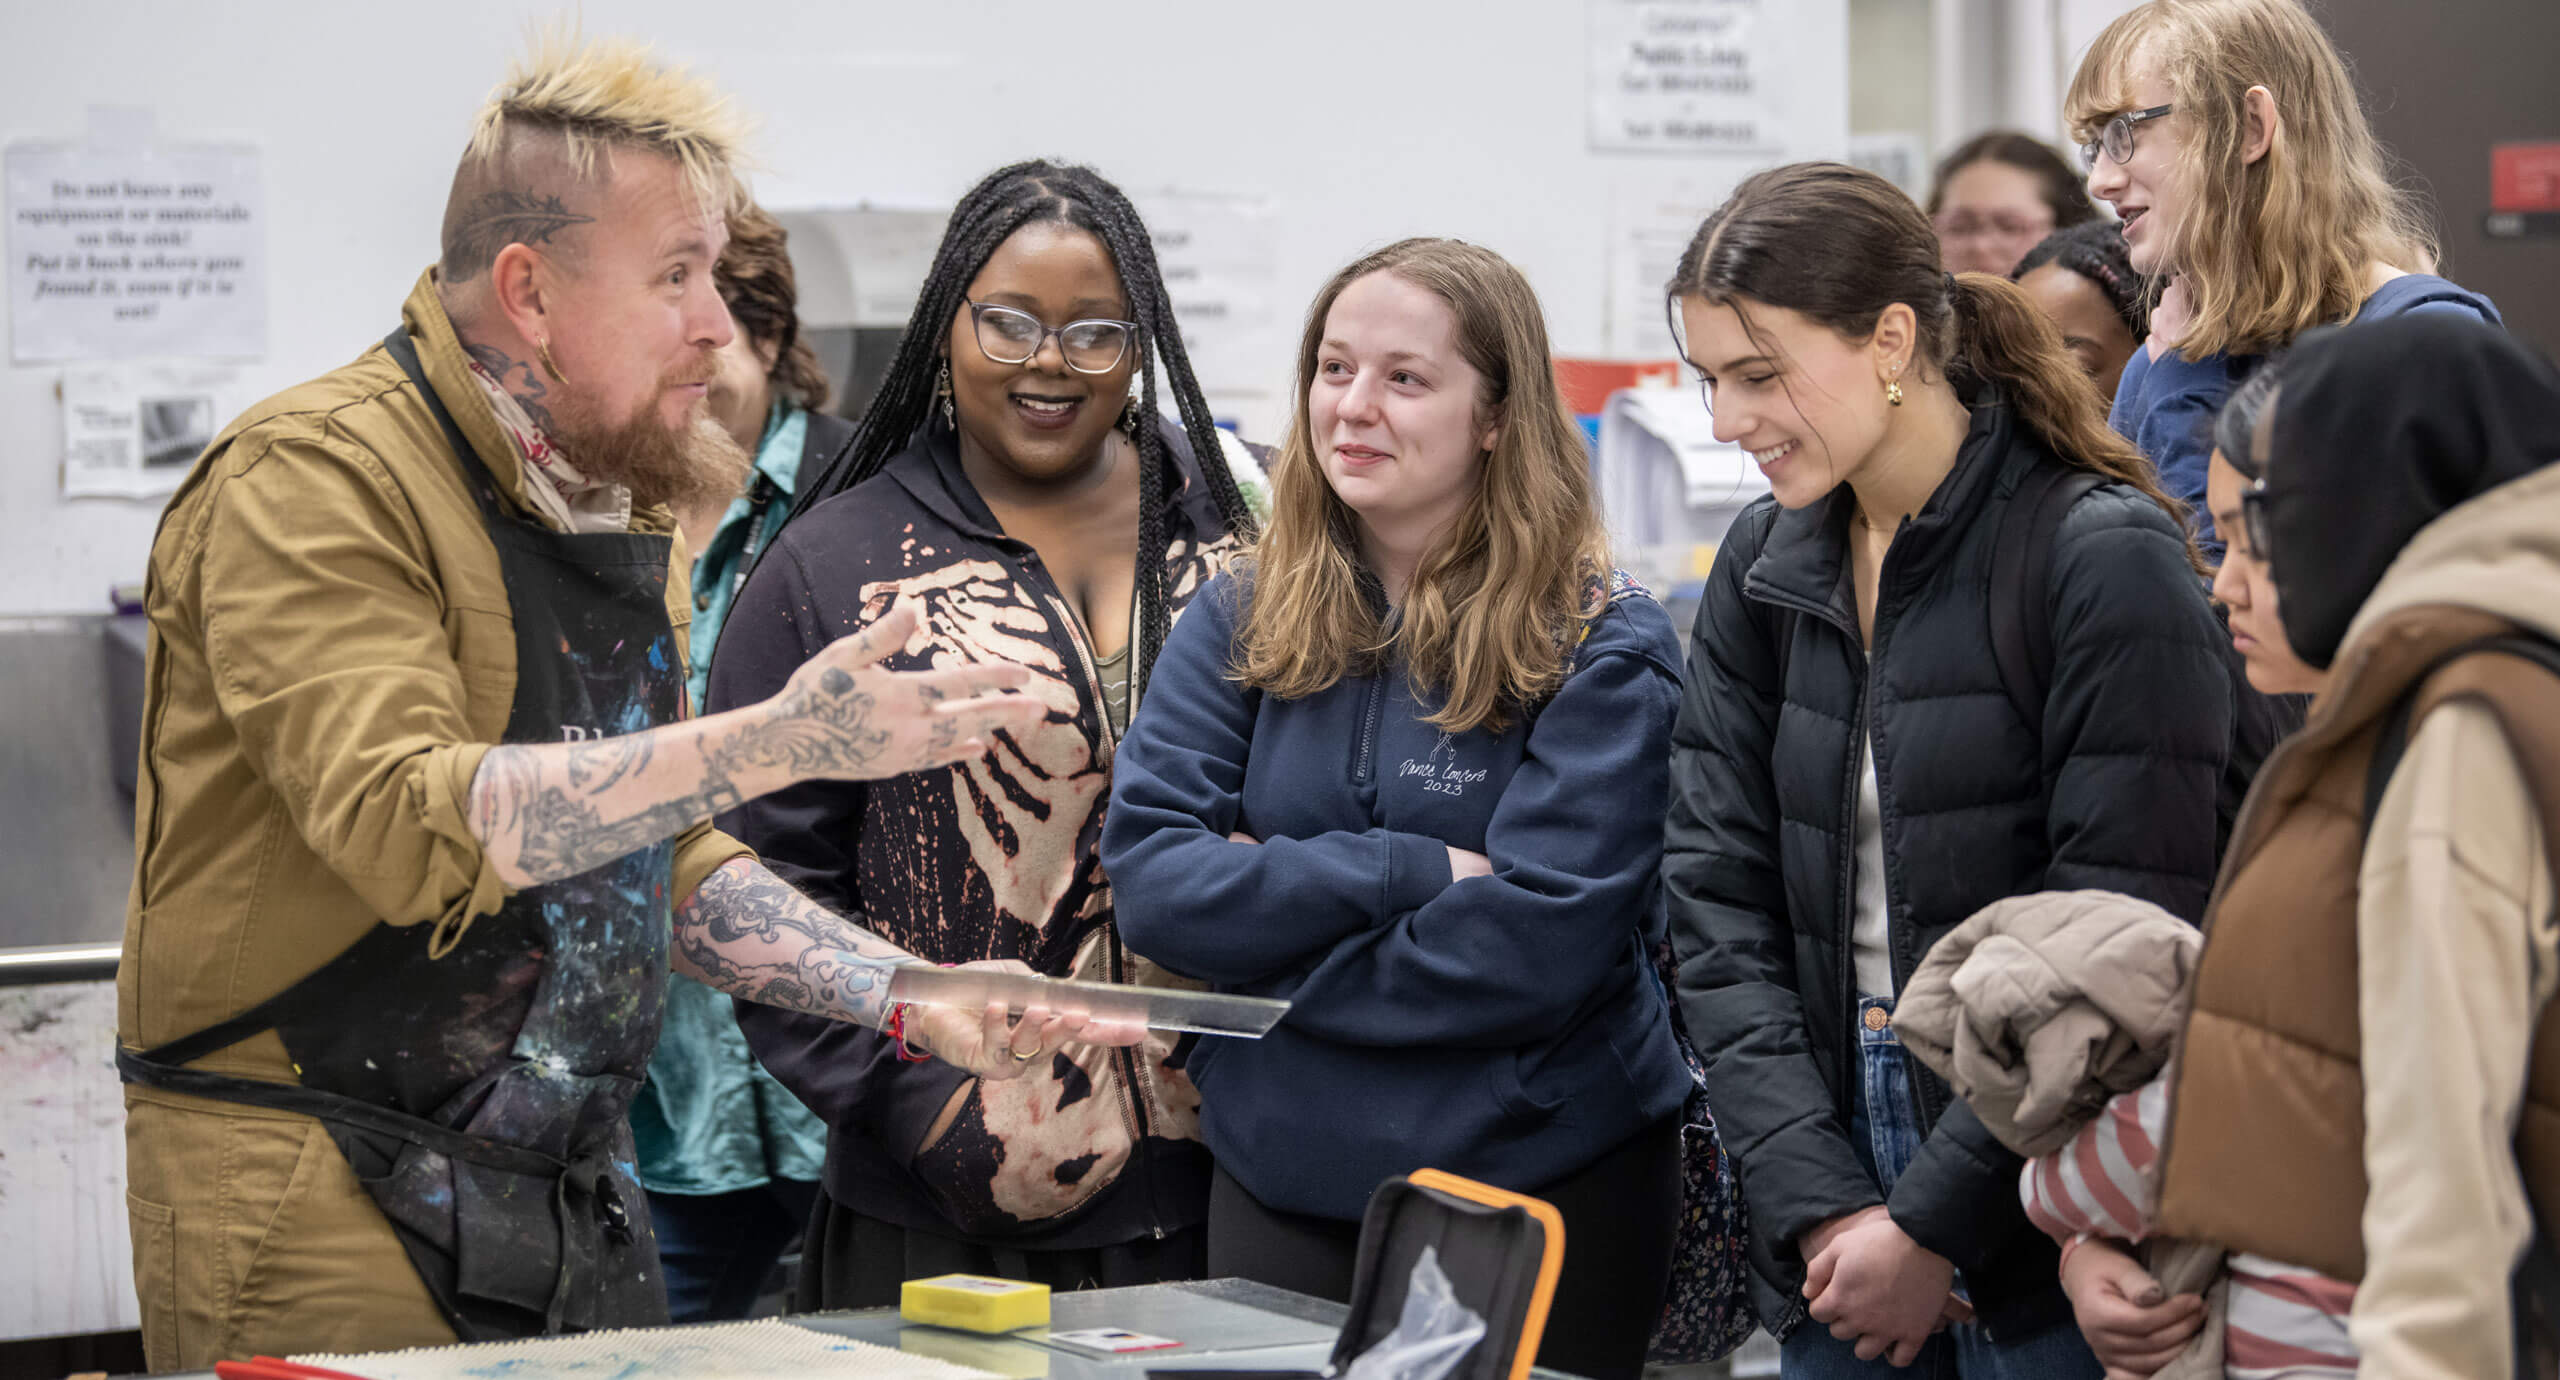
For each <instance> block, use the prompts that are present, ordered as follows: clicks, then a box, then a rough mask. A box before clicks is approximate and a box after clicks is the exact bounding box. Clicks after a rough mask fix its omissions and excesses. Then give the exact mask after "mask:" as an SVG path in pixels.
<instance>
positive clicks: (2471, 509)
mask: <svg viewBox="0 0 2560 1380" xmlns="http://www.w3.org/2000/svg"><path fill="white" fill-rule="evenodd" d="M2516 631H2526V632H2531V633H2534V634H2537V635H2540V636H2543V637H2551V636H2554V635H2555V634H2560V469H2550V470H2544V471H2541V472H2538V473H2536V474H2534V475H2531V476H2528V477H2527V478H2525V479H2522V480H2518V481H2516V482H2514V483H2511V484H2509V485H2506V486H2505V487H2504V488H2502V489H2500V490H2497V491H2494V492H2492V493H2490V494H2488V495H2485V496H2483V497H2481V498H2479V499H2476V500H2474V501H2472V502H2471V503H2469V504H2466V505H2464V506H2462V507H2460V508H2457V509H2455V510H2454V511H2452V512H2450V513H2448V514H2447V515H2446V516H2445V517H2444V518H2442V519H2440V520H2439V521H2438V522H2437V523H2435V524H2433V525H2432V526H2430V527H2429V528H2428V529H2427V530H2426V531H2424V532H2422V533H2421V534H2420V535H2419V537H2418V539H2417V540H2416V541H2414V542H2413V543H2412V544H2411V546H2410V548H2409V549H2408V550H2407V551H2406V552H2404V553H2403V555H2402V557H2401V558H2400V560H2399V562H2398V563H2396V564H2395V565H2394V566H2393V568H2392V571H2391V573H2390V574H2389V575H2388V576H2387V577H2386V578H2385V579H2384V581H2383V583H2382V585H2381V587H2380V588H2378V589H2377V590H2376V591H2375V594H2374V596H2373V598H2372V599H2370V600H2368V602H2367V604H2366V607H2365V609H2364V611H2363V612H2362V613H2360V614H2359V615H2358V618H2357V620H2356V625H2355V627H2354V629H2353V630H2352V631H2351V632H2350V634H2349V636H2348V639H2347V642H2346V647H2345V650H2344V651H2343V652H2342V653H2341V654H2340V656H2339V659H2338V662H2337V664H2336V666H2335V668H2334V670H2333V671H2332V679H2331V682H2330V686H2329V688H2328V689H2327V690H2326V691H2325V692H2324V693H2323V694H2322V696H2321V699H2320V702H2319V704H2318V705H2317V707H2316V708H2315V709H2314V711H2313V714H2312V717H2311V721H2310V722H2309V724H2308V725H2306V727H2305V728H2304V730H2303V731H2302V732H2301V733H2300V734H2298V735H2297V736H2296V737H2295V738H2294V739H2293V740H2291V741H2290V742H2288V743H2287V744H2286V745H2285V746H2284V747H2283V749H2281V750H2280V751H2279V752H2278V753H2277V754H2276V755H2275V756H2274V757H2273V758H2271V759H2270V760H2269V762H2268V764H2267V767H2266V769H2265V770H2264V771H2263V772H2262V774H2261V775H2260V777H2259V780H2258V783H2257V787H2256V790H2255V792H2254V793H2253V795H2252V797H2251V799H2250V803H2249V806H2248V809H2247V810H2246V811H2245V812H2244V814H2243V816H2242V819H2241V822H2240V826H2239V829H2238V831H2237V833H2236V834H2235V837H2234V839H2233V844H2232V849H2231V854H2230V857H2229V859H2228V860H2227V862H2226V864H2225V869H2224V875H2223V880H2222V885H2221V887H2220V888H2219V891H2218V895H2217V900H2216V903H2215V905H2214V908H2213V910H2212V912H2211V914H2210V916H2209V918H2208V922H2207V926H2208V937H2207V941H2206V945H2205V950H2204V954H2203V957H2202V959H2201V961H2200V963H2199V966H2198V972H2197V979H2196V989H2195V997H2194V1008H2193V1012H2192V1014H2191V1016H2190V1018H2189V1021H2188V1024H2187V1027H2186V1030H2185V1032H2184V1035H2183V1038H2182V1043H2181V1046H2180V1053H2179V1064H2178V1070H2177V1079H2178V1081H2177V1084H2176V1087H2175V1092H2174V1094H2173V1099H2172V1105H2171V1111H2170V1124H2169V1132H2168V1137H2167V1140H2166V1142H2165V1144H2164V1145H2163V1149H2162V1155H2163V1159H2162V1166H2161V1176H2162V1177H2161V1197H2160V1219H2161V1226H2162V1228H2163V1229H2164V1230H2166V1231H2168V1232H2171V1233H2174V1234H2176V1235H2179V1236H2183V1237H2191V1238H2196V1239H2200V1240H2206V1241H2211V1242H2214V1243H2216V1244H2219V1245H2222V1246H2225V1247H2228V1248H2230V1249H2233V1250H2243V1251H2250V1252H2255V1253H2257V1254H2260V1255H2265V1256H2269V1257H2272V1258H2275V1259H2279V1260H2287V1261H2292V1262H2296V1263H2298V1264H2300V1265H2303V1266H2306V1267H2308V1268H2311V1269H2315V1270H2318V1271H2320V1272H2322V1273H2324V1274H2327V1275H2331V1276H2333V1277H2336V1278H2339V1279H2346V1280H2358V1279H2365V1280H2366V1289H2367V1292H2368V1293H2370V1292H2372V1291H2373V1290H2374V1289H2375V1288H2376V1287H2377V1284H2376V1281H2375V1280H2372V1279H2366V1271H2367V1246H2368V1244H2369V1243H2372V1244H2375V1245H2376V1246H2377V1249H2383V1248H2393V1249H2397V1248H2398V1245H2399V1243H2403V1242H2407V1241H2410V1240H2412V1239H2414V1238H2416V1237H2417V1236H2418V1235H2419V1234H2420V1233H2421V1232H2422V1231H2425V1230H2429V1229H2431V1230H2432V1231H2433V1232H2434V1233H2435V1234H2437V1235H2439V1236H2441V1237H2444V1238H2446V1239H2447V1240H2449V1241H2453V1242H2458V1243H2460V1244H2459V1246H2458V1247H2454V1248H2450V1249H2453V1250H2454V1253H2455V1254H2456V1255H2459V1254H2461V1253H2462V1252H2464V1251H2468V1252H2471V1253H2473V1254H2474V1255H2476V1257H2477V1258H2478V1260H2479V1261H2480V1262H2482V1268H2479V1269H2476V1270H2470V1271H2469V1272H2470V1273H2472V1274H2474V1275H2477V1276H2480V1277H2481V1278H2480V1279H2473V1280H2471V1281H2469V1282H2468V1283H2465V1284H2462V1285H2461V1286H2460V1287H2461V1288H2468V1289H2470V1290H2471V1291H2472V1292H2475V1293H2476V1292H2479V1291H2480V1289H2481V1288H2482V1287H2483V1286H2482V1284H2481V1280H2482V1279H2486V1280H2491V1281H2494V1285H2495V1288H2494V1292H2495V1293H2496V1294H2497V1296H2498V1297H2497V1299H2496V1301H2495V1304H2494V1306H2495V1307H2496V1308H2498V1309H2499V1310H2501V1311H2502V1310H2503V1306H2504V1297H2503V1296H2504V1284H2505V1276H2506V1273H2507V1270H2508V1269H2509V1268H2510V1265H2509V1261H2510V1259H2511V1255H2510V1253H2509V1251H2508V1250H2507V1249H2504V1248H2506V1247H2512V1246H2520V1245H2521V1243H2522V1241H2523V1239H2524V1237H2525V1236H2526V1235H2528V1234H2529V1224H2527V1223H2524V1222H2521V1221H2519V1220H2515V1219H2516V1218H2517V1217H2518V1216H2519V1215H2520V1214H2522V1213H2523V1212H2524V1210H2525V1207H2524V1204H2523V1203H2522V1202H2516V1203H2514V1204H2513V1205H2512V1207H2513V1211H2504V1210H2501V1209H2502V1208H2503V1207H2504V1206H2505V1205H2504V1204H2503V1203H2502V1201H2501V1197H2502V1194H2504V1193H2511V1192H2512V1189H2511V1187H2502V1186H2501V1184H2493V1183H2489V1182H2487V1180H2490V1179H2500V1180H2502V1182H2508V1183H2511V1181H2512V1178H2513V1176H2514V1172H2515V1171H2514V1170H2513V1169H2508V1168H2506V1167H2505V1165H2504V1162H2503V1159H2502V1157H2503V1155H2504V1149H2503V1147H2501V1146H2496V1145H2492V1146H2490V1147H2487V1150H2488V1151H2489V1152H2490V1153H2489V1154H2487V1155H2486V1156H2485V1157H2484V1156H2483V1155H2481V1154H2480V1153H2478V1152H2477V1151H2476V1150H2475V1153H2474V1154H2473V1155H2472V1156H2471V1157H2470V1158H2469V1159H2468V1160H2465V1159H2463V1158H2462V1157H2460V1156H2456V1155H2452V1154H2451V1153H2450V1147H2453V1146H2456V1145H2460V1144H2462V1143H2464V1138H2465V1137H2468V1138H2469V1139H2470V1140H2471V1141H2476V1140H2477V1139H2478V1138H2479V1137H2478V1128H2477V1124H2476V1122H2477V1118H2478V1116H2480V1115H2481V1114H2482V1113H2483V1112H2486V1113H2487V1114H2489V1115H2496V1114H2498V1113H2497V1109H2498V1108H2501V1107H2512V1106H2513V1098H2514V1090H2515V1083H2516V1081H2517V1080H2518V1079H2519V1078H2520V1079H2521V1081H2522V1084H2523V1101H2522V1106H2521V1107H2520V1108H2517V1109H2515V1111H2514V1119H2515V1125H2516V1134H2515V1140H2514V1157H2515V1161H2514V1162H2515V1164H2516V1165H2517V1166H2518V1167H2520V1169H2521V1176H2522V1186H2523V1191H2524V1195H2525V1196H2527V1197H2529V1199H2530V1202H2531V1204H2532V1215H2533V1216H2535V1217H2538V1218H2539V1219H2540V1220H2541V1221H2542V1222H2544V1223H2545V1224H2551V1223H2554V1222H2560V1216H2555V1211H2556V1210H2560V1015H2555V1013H2554V1011H2553V1009H2552V1007H2551V1005H2550V1004H2549V1003H2548V1001H2547V998H2548V996H2549V994H2550V990H2551V987H2552V985H2553V982H2552V975H2551V973H2550V971H2549V970H2550V968H2551V967H2552V966H2553V965H2552V962H2551V954H2550V952H2549V951H2550V949H2551V946H2552V938H2551V897H2552V881H2551V878H2550V876H2549V873H2548V868H2549V863H2550V859H2551V858H2553V857H2555V856H2560V691H2555V688H2554V682H2553V680H2552V678H2551V677H2550V675H2549V674H2548V673H2547V672H2545V671H2543V670H2541V669H2539V668H2538V667H2534V666H2532V665H2530V664H2529V663H2526V662H2523V661H2521V660H2518V659H2516V658H2513V657H2506V656H2494V655H2492V656H2472V657H2467V658H2464V659H2462V660H2459V661H2456V662H2453V663H2451V664H2450V665H2447V666H2445V667H2444V668H2443V669H2441V670H2440V671H2437V672H2436V673H2434V674H2432V675H2424V673H2425V672H2426V671H2427V668H2428V667H2430V666H2431V665H2433V664H2434V663H2435V662H2436V661H2437V659H2438V658H2439V657H2440V656H2442V655H2443V654H2444V653H2445V652H2447V651H2450V650H2451V649H2453V648H2455V647H2458V646H2461V645H2462V644H2464V643H2467V642H2470V641H2473V640H2475V639H2478V638H2482V637H2486V636H2491V635H2497V634H2503V633H2511V632H2516ZM2422 675H2424V679H2423V683H2421V679H2420V678H2421V677H2422ZM2413 686H2414V687H2416V688H2417V690H2418V696H2417V699H2416V701H2415V707H2414V710H2413V713H2412V715H2411V718H2410V727H2409V733H2410V739H2409V743H2410V747H2409V752H2408V755H2407V756H2406V757H2404V758H2403V759H2402V762H2401V765H2400V768H2399V770H2398V771H2397V772H2396V773H2395V774H2394V776H2393V778H2392V789H2391V793H2390V794H2388V795H2386V796H2385V798H2384V805H2383V810H2382V816H2381V819H2380V820H2379V821H2378V822H2377V827H2375V828H2374V829H2373V831H2372V832H2371V838H2370V843H2368V838H2367V833H2368V831H2367V827H2366V824H2367V822H2366V819H2365V810H2366V800H2365V796H2366V789H2367V777H2368V768H2369V766H2370V765H2371V762H2372V758H2373V753H2374V750H2375V746H2376V742H2377V740H2378V738H2379V737H2380V735H2381V732H2382V728H2383V721H2384V719H2385V717H2386V715H2387V714H2388V713H2389V711H2390V710H2391V708H2392V707H2393V705H2394V704H2395V703H2396V702H2397V701H2398V700H2399V699H2400V698H2401V696H2402V695H2403V694H2404V693H2405V692H2407V691H2409V690H2410V689H2412V688H2413ZM2377 892H2379V893H2381V894H2376V893H2377ZM2384 912H2389V913H2387V914H2386V913H2384ZM2386 937H2388V938H2390V939H2392V941H2393V947H2392V948H2391V949H2390V950H2388V951H2386V952H2384V953H2383V954H2381V955H2380V956H2378V957H2374V961H2375V962H2376V963H2378V964H2382V965H2384V966H2382V967H2379V968H2376V969H2375V970H2373V972H2372V973H2367V972H2365V971H2364V970H2363V969H2362V967H2361V965H2360V958H2362V957H2367V956H2371V955H2372V950H2373V949H2374V948H2375V947H2376V944H2377V940H2378V939H2382V938H2386ZM2527 973H2529V974H2530V976H2529V979H2528V978H2527V977H2524V976H2520V975H2522V974H2527ZM2384 975H2387V976H2388V978H2389V980H2388V981H2382V980H2380V979H2381V978H2382V977H2383V976H2384ZM2378 1022H2387V1026H2386V1028H2379V1029H2378V1028H2376V1025H2377V1023H2378ZM2457 1025H2458V1026H2460V1027H2461V1028H2460V1029H2459V1030H2455V1029H2454V1027H2456V1026H2457ZM2474 1051H2478V1052H2479V1055H2478V1057H2477V1058H2471V1057H2467V1056H2469V1055H2470V1054H2472V1053H2473V1052H2474ZM2528 1051H2529V1053H2528ZM2428 1058H2432V1059H2433V1060H2434V1062H2432V1063H2428V1064H2424V1065H2422V1064H2421V1063H2420V1061H2421V1060H2424V1059H2428ZM2383 1059H2387V1060H2389V1061H2390V1064H2391V1071H2392V1073H2393V1077H2394V1080H2395V1083H2396V1086H2399V1087H2402V1088H2407V1087H2410V1086H2412V1085H2413V1084H2414V1083H2415V1082H2416V1080H2413V1079H2412V1078H2410V1077H2408V1076H2407V1075H2408V1073H2409V1071H2410V1070H2412V1069H2422V1070H2423V1073H2424V1075H2425V1076H2426V1077H2428V1078H2433V1079H2438V1080H2441V1081H2442V1082H2443V1083H2444V1084H2445V1087H2444V1088H2443V1089H2442V1090H2441V1091H2440V1094H2439V1095H2437V1096H2435V1097H2431V1098H2426V1099H2421V1101H2423V1102H2425V1103H2426V1104H2427V1105H2433V1106H2436V1107H2437V1108H2438V1111H2439V1113H2440V1115H2435V1116H2428V1115H2424V1114H2420V1113H2403V1114H2399V1115H2396V1116H2395V1117H2394V1119H2393V1120H2392V1121H2391V1122H2390V1123H2389V1124H2383V1123H2376V1124H2375V1125H2374V1126H2373V1127H2372V1128H2370V1132H2369V1128H2368V1126H2367V1115H2366V1113H2367V1107H2368V1105H2369V1099H2368V1092H2369V1090H2368V1078H2369V1077H2371V1076H2372V1070H2373V1069H2374V1068H2375V1067H2376V1065H2375V1062H2374V1061H2376V1060H2383ZM2502 1070H2503V1071H2504V1072H2501V1071H2502ZM2501 1082H2503V1083H2504V1084H2505V1086H2504V1087H2503V1088H2502V1087H2500V1086H2498V1085H2499V1084H2500V1083H2501ZM2402 1105H2406V1104H2402ZM2472 1109H2476V1110H2472ZM2465 1121H2469V1122H2471V1123H2472V1124H2470V1125H2464V1124H2461V1123H2463V1122H2465ZM2409 1142H2418V1143H2425V1144H2426V1145H2427V1146H2428V1153H2427V1154H2426V1155H2424V1156H2421V1157H2418V1161H2417V1162H2419V1163H2423V1164H2425V1165H2426V1166H2427V1167H2426V1168H2425V1169H2424V1170H2413V1171H2412V1172H2409V1173H2406V1174H2397V1175H2395V1179H2394V1181H2393V1182H2389V1183H2386V1184H2384V1185H2382V1187H2383V1190H2384V1191H2383V1193H2382V1194H2381V1195H2379V1196H2378V1197H2374V1198H2372V1199H2371V1200H2370V1201H2369V1199H2368V1182H2367V1170H2366V1167H2367V1165H2368V1164H2369V1163H2375V1164H2386V1165H2397V1164H2407V1163H2410V1162H2411V1157H2410V1156H2408V1155H2406V1154H2397V1153H2394V1147H2395V1145H2396V1144H2403V1143H2409ZM2429 1198H2436V1199H2441V1200H2442V1201H2444V1202H2445V1203H2448V1204H2453V1205H2456V1208H2457V1210H2459V1211H2463V1212H2466V1213H2468V1214H2469V1216H2468V1218H2466V1219H2464V1220H2445V1219H2444V1218H2442V1217H2441V1216H2438V1217H2437V1218H2436V1219H2435V1220H2434V1221H2433V1222H2432V1224H2431V1226H2430V1224H2428V1223H2425V1222H2411V1221H2406V1220H2402V1219H2405V1218H2408V1217H2410V1216H2412V1215H2413V1213H2415V1212H2416V1209H2415V1208H2413V1207H2409V1206H2406V1205H2409V1204H2414V1203H2417V1202H2420V1201H2423V1200H2425V1199H2429ZM2395 1204H2398V1205H2400V1206H2395ZM2377 1233H2380V1234H2381V1235H2382V1236H2384V1237H2385V1238H2386V1240H2385V1241H2383V1242H2378V1243H2377V1242H2374V1240H2373V1239H2374V1238H2375V1236H2376V1235H2377ZM2392 1287H2393V1288H2395V1289H2408V1288H2411V1287H2415V1286H2413V1285H2412V1284H2411V1283H2410V1282H2409V1281H2408V1280H2407V1279H2405V1278H2401V1279H2395V1280H2394V1282H2393V1284H2392ZM2425 1287H2428V1288H2432V1289H2436V1290H2438V1291H2440V1293H2442V1295H2443V1296H2440V1297H2436V1298H2434V1299H2432V1300H2430V1302H2431V1304H2432V1306H2434V1307H2435V1309H2436V1311H2437V1312H2438V1313H2440V1314H2448V1313H2451V1312H2452V1311H2453V1310H2451V1309H2450V1308H2449V1307H2448V1305H2449V1304H2450V1302H2451V1299H2452V1292H2451V1291H2454V1290H2456V1285H2455V1284H2454V1283H2450V1282H2448V1281H2447V1280H2445V1279H2439V1280H2437V1281H2435V1282H2434V1283H2433V1284H2431V1285H2427V1286H2425ZM2367 1312H2368V1308H2367V1300H2366V1298H2365V1297H2364V1296H2361V1295H2360V1296H2359V1299H2358V1303H2357V1319H2358V1324H2357V1329H2356V1330H2357V1336H2358V1341H2359V1344H2360V1345H2365V1346H2366V1347H2367V1348H2368V1351H2367V1357H2368V1360H2369V1361H2374V1360H2379V1359H2380V1357H2379V1356H2377V1355H2376V1353H2375V1352H2374V1351H2373V1350H2372V1345H2373V1342H2372V1339H2371V1338H2369V1337H2368V1336H2367V1327H2366V1316H2367ZM2503 1346H2504V1339H2503V1338H2498V1339H2496V1348H2503ZM2491 1354H2493V1355H2496V1354H2502V1352H2499V1351H2497V1350H2496V1349H2495V1348H2493V1351H2492V1353H2491ZM2385 1369H2388V1367H2385Z"/></svg>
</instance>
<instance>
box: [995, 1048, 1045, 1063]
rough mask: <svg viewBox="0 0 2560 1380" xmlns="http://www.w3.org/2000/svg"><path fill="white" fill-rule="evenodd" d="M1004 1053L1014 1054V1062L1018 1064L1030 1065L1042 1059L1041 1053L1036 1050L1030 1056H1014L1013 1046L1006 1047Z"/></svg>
mask: <svg viewBox="0 0 2560 1380" xmlns="http://www.w3.org/2000/svg"><path fill="white" fill-rule="evenodd" d="M1004 1052H1005V1053H1007V1054H1013V1062H1015V1063H1017V1064H1028V1063H1030V1062H1031V1061H1032V1060H1034V1059H1037V1058H1039V1057H1040V1051H1038V1050H1036V1049H1035V1050H1033V1051H1031V1052H1030V1053H1029V1054H1014V1051H1013V1047H1012V1046H1011V1045H1007V1046H1005V1051H1004Z"/></svg>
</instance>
